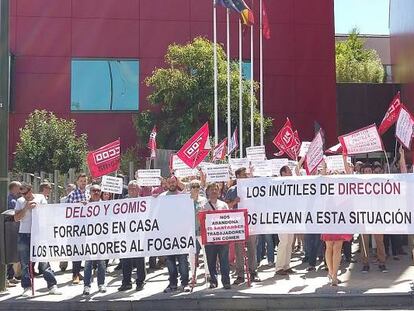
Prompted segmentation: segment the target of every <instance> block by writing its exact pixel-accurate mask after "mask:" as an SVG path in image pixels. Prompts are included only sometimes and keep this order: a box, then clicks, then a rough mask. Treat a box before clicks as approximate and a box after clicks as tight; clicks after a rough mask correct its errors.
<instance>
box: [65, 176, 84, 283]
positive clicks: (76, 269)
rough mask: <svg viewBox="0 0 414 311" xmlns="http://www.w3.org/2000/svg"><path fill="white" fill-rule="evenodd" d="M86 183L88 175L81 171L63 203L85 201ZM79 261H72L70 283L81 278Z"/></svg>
mask: <svg viewBox="0 0 414 311" xmlns="http://www.w3.org/2000/svg"><path fill="white" fill-rule="evenodd" d="M87 184H88V177H87V176H86V174H85V173H81V174H79V175H78V177H77V178H76V189H75V190H73V191H72V192H71V193H69V194H68V196H67V198H66V202H65V203H79V202H81V203H86V202H87V201H88V200H87V197H86V185H87ZM81 264H82V262H81V261H73V262H72V284H74V285H75V284H79V282H80V281H82V280H83V277H82V275H81V274H80V270H81Z"/></svg>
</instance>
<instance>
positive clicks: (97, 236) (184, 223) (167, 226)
mask: <svg viewBox="0 0 414 311" xmlns="http://www.w3.org/2000/svg"><path fill="white" fill-rule="evenodd" d="M32 216H33V218H32V231H31V233H32V234H31V246H30V258H31V261H33V262H38V261H42V262H43V261H72V260H96V259H112V258H130V257H149V256H166V255H174V254H188V253H190V252H193V251H194V249H195V248H194V246H195V239H194V234H195V222H194V219H195V216H194V203H193V201H192V200H191V198H190V196H189V195H188V194H182V195H170V196H159V197H157V198H153V197H138V198H131V199H124V200H113V201H99V202H90V203H88V204H86V205H83V204H82V203H72V204H49V205H41V206H38V207H36V208H34V209H33V214H32Z"/></svg>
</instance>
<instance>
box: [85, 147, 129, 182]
mask: <svg viewBox="0 0 414 311" xmlns="http://www.w3.org/2000/svg"><path fill="white" fill-rule="evenodd" d="M86 159H87V162H88V166H89V171H90V172H91V175H92V178H98V177H101V176H103V175H106V174H109V173H112V172H115V171H116V170H118V169H119V164H120V160H121V141H120V139H117V140H115V141H113V142H112V143H110V144H107V145H105V146H103V147H101V148H99V149H97V150H95V151H91V152H89V153H88V156H87V158H86Z"/></svg>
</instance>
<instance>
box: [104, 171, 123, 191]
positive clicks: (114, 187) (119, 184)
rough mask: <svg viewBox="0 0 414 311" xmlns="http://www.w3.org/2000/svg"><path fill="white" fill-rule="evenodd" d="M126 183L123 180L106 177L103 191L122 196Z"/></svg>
mask: <svg viewBox="0 0 414 311" xmlns="http://www.w3.org/2000/svg"><path fill="white" fill-rule="evenodd" d="M123 189H124V181H123V179H122V178H118V177H113V176H108V175H105V176H103V177H102V184H101V191H102V192H109V193H116V194H122V190H123Z"/></svg>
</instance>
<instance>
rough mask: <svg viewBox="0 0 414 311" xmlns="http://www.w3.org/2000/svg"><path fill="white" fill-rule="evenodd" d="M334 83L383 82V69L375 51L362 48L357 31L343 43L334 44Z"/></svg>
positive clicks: (353, 31) (362, 44)
mask: <svg viewBox="0 0 414 311" xmlns="http://www.w3.org/2000/svg"><path fill="white" fill-rule="evenodd" d="M335 50H336V81H337V82H372V83H382V82H383V81H384V67H383V66H382V63H381V60H380V58H379V56H378V54H377V52H376V51H375V50H369V49H365V48H364V42H363V40H362V39H361V38H360V37H359V33H358V30H357V29H353V30H352V32H351V33H350V35H349V37H348V39H347V40H345V41H340V42H337V43H336V48H335Z"/></svg>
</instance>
